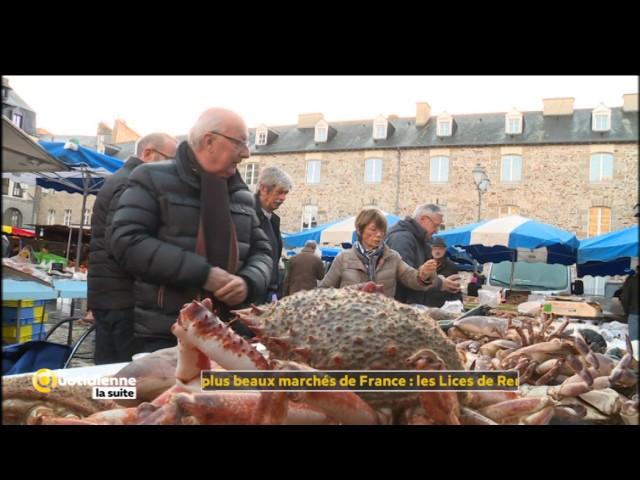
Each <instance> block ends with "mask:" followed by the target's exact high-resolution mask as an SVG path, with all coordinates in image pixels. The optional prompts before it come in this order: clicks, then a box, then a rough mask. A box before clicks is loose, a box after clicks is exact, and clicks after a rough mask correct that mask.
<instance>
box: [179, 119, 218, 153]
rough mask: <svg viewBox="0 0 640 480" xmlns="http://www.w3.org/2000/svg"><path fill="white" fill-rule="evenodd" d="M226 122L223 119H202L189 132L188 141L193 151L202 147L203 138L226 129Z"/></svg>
mask: <svg viewBox="0 0 640 480" xmlns="http://www.w3.org/2000/svg"><path fill="white" fill-rule="evenodd" d="M224 123H225V122H224V120H223V119H222V118H221V117H210V118H200V119H199V120H198V122H196V124H195V125H194V126H193V127H191V130H189V137H188V138H187V141H188V142H189V146H190V147H191V148H192V149H193V150H197V149H198V148H199V147H200V142H201V141H202V137H204V135H205V134H206V133H207V132H210V131H212V130H221V129H222V128H223V127H224Z"/></svg>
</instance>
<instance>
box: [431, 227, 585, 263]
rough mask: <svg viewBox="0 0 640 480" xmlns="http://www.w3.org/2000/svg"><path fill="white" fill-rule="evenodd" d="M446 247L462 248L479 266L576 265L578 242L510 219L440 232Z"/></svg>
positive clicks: (565, 234)
mask: <svg viewBox="0 0 640 480" xmlns="http://www.w3.org/2000/svg"><path fill="white" fill-rule="evenodd" d="M435 237H440V238H443V239H444V240H445V242H447V245H448V246H458V247H461V248H463V249H464V250H465V251H466V252H467V253H469V255H471V257H473V258H474V259H476V260H477V261H478V262H480V263H486V262H493V263H499V262H504V261H525V262H542V263H560V264H563V265H573V264H574V263H576V255H577V248H578V243H579V242H578V239H577V238H576V236H575V235H574V234H573V233H570V232H567V231H565V230H562V229H559V228H557V227H554V226H552V225H548V224H545V223H541V222H536V221H534V220H531V219H528V218H525V217H521V216H519V215H512V216H509V217H502V218H496V219H493V220H487V221H484V222H480V223H473V224H469V225H465V226H462V227H459V228H455V229H452V230H449V231H444V232H440V233H438V234H437V235H435Z"/></svg>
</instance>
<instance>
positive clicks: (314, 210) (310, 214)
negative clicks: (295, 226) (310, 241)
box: [302, 205, 318, 230]
mask: <svg viewBox="0 0 640 480" xmlns="http://www.w3.org/2000/svg"><path fill="white" fill-rule="evenodd" d="M317 226H318V206H317V205H305V206H304V207H303V208H302V230H309V229H310V228H314V227H317Z"/></svg>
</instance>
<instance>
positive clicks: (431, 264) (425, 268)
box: [418, 258, 438, 281]
mask: <svg viewBox="0 0 640 480" xmlns="http://www.w3.org/2000/svg"><path fill="white" fill-rule="evenodd" d="M437 268H438V262H436V261H435V260H434V259H433V258H432V259H431V260H427V261H426V262H424V263H423V264H422V265H421V266H420V268H419V269H418V274H419V275H420V278H421V279H422V280H423V281H424V280H426V279H427V278H429V277H431V276H432V275H433V274H434V273H435V271H436V270H437Z"/></svg>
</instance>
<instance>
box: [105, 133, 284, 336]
mask: <svg viewBox="0 0 640 480" xmlns="http://www.w3.org/2000/svg"><path fill="white" fill-rule="evenodd" d="M186 148H189V147H187V146H186V144H182V145H180V146H179V147H178V152H177V154H176V160H175V162H173V161H165V162H157V163H153V164H149V165H142V166H140V167H139V168H137V169H136V170H135V171H134V172H133V173H132V174H131V176H130V177H129V182H128V187H127V189H126V190H125V192H124V193H123V194H122V197H121V198H120V202H119V203H118V207H117V210H116V213H115V215H114V217H113V225H112V234H111V245H110V246H111V250H112V252H113V255H114V257H115V258H116V260H118V262H119V263H120V264H121V265H122V266H123V267H124V268H125V270H127V271H128V272H130V273H131V274H133V275H135V276H136V277H137V278H136V281H135V285H134V295H135V298H136V305H135V334H136V336H140V337H156V338H158V337H159V338H162V337H164V338H172V337H173V336H172V335H171V333H170V327H171V325H172V324H173V323H174V322H175V321H176V318H177V315H178V312H179V310H180V308H181V307H182V305H183V304H184V303H187V302H190V301H191V300H193V299H194V298H195V297H196V295H197V294H198V292H199V289H200V288H201V287H202V285H204V283H205V281H206V280H207V276H208V273H209V268H210V266H209V264H208V263H207V261H206V259H205V258H204V257H201V256H200V255H198V254H196V253H195V250H196V239H197V235H198V225H199V219H200V173H199V170H198V168H197V167H196V165H194V164H192V163H191V162H190V161H189V159H188V158H187V156H186V155H185V154H184V152H185V149H186ZM228 186H229V203H230V210H231V218H232V221H233V223H234V225H235V228H236V235H237V238H238V260H239V262H238V271H237V272H236V274H237V275H239V276H240V277H242V278H244V279H245V280H246V281H247V285H248V287H249V297H248V298H247V302H246V303H249V302H256V301H261V300H262V299H263V297H264V295H265V294H266V288H267V284H268V281H269V277H270V275H271V267H272V264H271V262H272V260H271V247H270V245H269V241H268V239H267V237H266V235H265V233H264V232H263V231H262V229H261V228H260V223H259V222H258V218H257V217H256V213H255V211H254V203H253V196H252V194H251V192H250V191H249V189H248V188H247V185H246V184H245V183H244V181H243V180H242V178H241V177H240V174H239V173H238V172H237V171H236V174H235V176H233V177H231V178H230V179H229V180H228Z"/></svg>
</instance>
